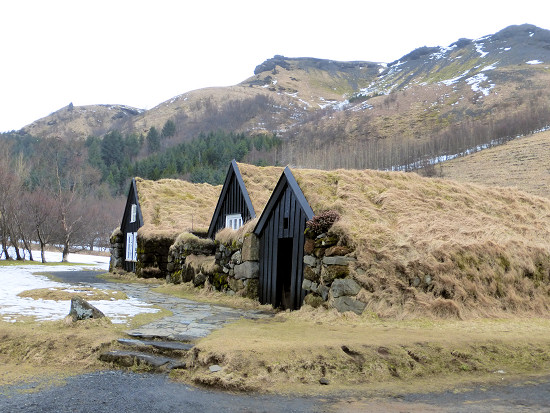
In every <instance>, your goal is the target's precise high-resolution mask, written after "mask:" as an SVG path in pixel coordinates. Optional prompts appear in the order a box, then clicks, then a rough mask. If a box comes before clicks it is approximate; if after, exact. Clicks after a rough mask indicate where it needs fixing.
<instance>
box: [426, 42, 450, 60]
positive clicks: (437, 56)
mask: <svg viewBox="0 0 550 413" xmlns="http://www.w3.org/2000/svg"><path fill="white" fill-rule="evenodd" d="M456 47H457V45H456V44H455V45H453V46H451V47H443V46H439V52H436V53H432V54H431V55H430V60H434V59H435V60H439V59H442V58H443V57H445V55H446V54H447V52H449V51H451V50H453V49H455V48H456Z"/></svg>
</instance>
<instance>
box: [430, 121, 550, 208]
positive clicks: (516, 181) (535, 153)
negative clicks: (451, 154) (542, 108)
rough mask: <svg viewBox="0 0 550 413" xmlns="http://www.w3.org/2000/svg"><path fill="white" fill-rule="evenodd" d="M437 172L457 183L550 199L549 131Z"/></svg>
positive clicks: (440, 167) (453, 162)
mask: <svg viewBox="0 0 550 413" xmlns="http://www.w3.org/2000/svg"><path fill="white" fill-rule="evenodd" d="M436 170H437V171H438V173H440V174H441V175H442V176H443V177H445V178H449V179H453V180H455V181H460V182H474V183H479V184H484V185H489V186H501V187H505V186H512V187H517V188H520V189H522V190H524V191H527V192H530V193H532V194H535V195H539V196H544V197H547V198H550V131H547V132H540V133H536V134H534V135H531V136H527V137H525V138H521V139H517V140H513V141H510V142H507V143H505V144H504V145H500V146H496V147H493V148H490V149H485V150H483V151H481V152H478V153H474V154H472V155H468V156H465V157H462V158H456V159H453V160H450V161H446V162H443V163H441V164H439V165H438V166H437V167H436Z"/></svg>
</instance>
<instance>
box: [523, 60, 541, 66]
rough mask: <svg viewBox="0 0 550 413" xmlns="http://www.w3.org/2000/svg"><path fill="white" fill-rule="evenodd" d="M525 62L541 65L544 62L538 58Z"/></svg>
mask: <svg viewBox="0 0 550 413" xmlns="http://www.w3.org/2000/svg"><path fill="white" fill-rule="evenodd" d="M525 63H527V64H528V65H541V64H543V63H544V62H541V61H540V60H529V61H528V62H525Z"/></svg>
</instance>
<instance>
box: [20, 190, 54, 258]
mask: <svg viewBox="0 0 550 413" xmlns="http://www.w3.org/2000/svg"><path fill="white" fill-rule="evenodd" d="M25 198H26V203H27V208H28V209H27V211H28V220H29V222H30V223H31V225H32V226H33V228H34V231H35V236H36V238H35V239H36V241H38V244H39V245H40V258H41V260H42V262H46V255H45V250H46V246H47V245H48V244H50V243H51V242H52V240H53V238H54V235H55V230H56V225H57V208H56V206H57V203H56V200H55V198H54V197H53V196H52V195H51V194H50V193H49V192H47V191H45V190H42V189H38V190H36V191H34V192H32V193H27V194H26V197H25Z"/></svg>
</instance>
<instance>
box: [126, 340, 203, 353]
mask: <svg viewBox="0 0 550 413" xmlns="http://www.w3.org/2000/svg"><path fill="white" fill-rule="evenodd" d="M118 342H119V343H120V344H123V345H125V346H127V347H136V348H141V349H149V348H155V349H157V350H161V351H188V350H190V349H192V348H193V346H194V345H193V344H191V343H182V342H179V341H165V340H162V341H161V340H139V339H135V338H119V339H118Z"/></svg>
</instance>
